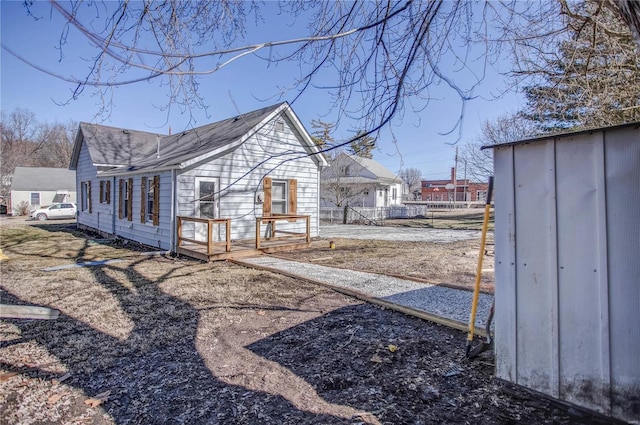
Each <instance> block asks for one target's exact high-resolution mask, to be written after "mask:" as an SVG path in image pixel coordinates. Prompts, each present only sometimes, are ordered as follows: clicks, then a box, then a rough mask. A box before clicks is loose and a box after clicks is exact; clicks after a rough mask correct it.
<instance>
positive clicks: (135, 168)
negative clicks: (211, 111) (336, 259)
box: [71, 102, 327, 260]
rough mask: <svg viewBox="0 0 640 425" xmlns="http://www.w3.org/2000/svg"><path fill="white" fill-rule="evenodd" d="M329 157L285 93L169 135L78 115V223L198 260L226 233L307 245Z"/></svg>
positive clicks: (225, 246) (226, 239)
mask: <svg viewBox="0 0 640 425" xmlns="http://www.w3.org/2000/svg"><path fill="white" fill-rule="evenodd" d="M326 165H327V163H326V161H325V159H324V157H323V155H322V154H320V153H319V150H318V147H317V146H316V144H315V143H314V142H313V141H312V140H311V137H310V136H309V134H308V133H307V131H306V130H305V128H304V127H303V126H302V124H301V123H300V120H299V119H298V117H297V116H296V114H295V113H294V112H293V110H292V109H291V107H290V106H289V104H288V103H286V102H285V103H281V104H277V105H273V106H269V107H266V108H263V109H259V110H256V111H253V112H249V113H246V114H242V115H239V116H235V117H231V118H229V119H226V120H222V121H219V122H215V123H212V124H208V125H205V126H202V127H198V128H194V129H191V130H187V131H183V132H180V133H176V134H173V135H160V134H155V133H148V132H142V131H135V130H128V129H122V128H114V127H106V126H102V125H95V124H88V123H81V124H80V127H79V130H78V133H77V136H76V140H75V146H74V151H73V156H72V160H71V168H72V169H74V170H76V175H77V187H78V191H79V192H78V193H79V208H78V211H79V213H78V225H79V227H81V228H85V229H90V230H94V231H97V232H100V233H102V234H105V235H108V236H112V237H113V236H115V237H119V238H124V239H130V240H134V241H136V242H139V243H142V244H145V245H149V246H153V247H157V248H159V249H162V250H168V251H172V252H181V251H182V250H186V251H184V252H183V253H186V254H187V255H189V254H190V253H191V254H192V256H195V257H197V258H202V259H205V260H211V259H212V257H213V256H214V254H215V253H214V248H213V247H214V245H215V246H220V247H221V251H222V252H221V253H219V254H220V255H219V256H218V258H225V256H230V252H231V251H232V249H231V246H230V244H231V242H232V241H248V240H251V241H252V243H255V245H254V247H255V248H256V249H258V248H260V243H261V242H264V241H263V240H262V239H263V238H266V239H269V241H270V242H273V241H274V240H275V239H277V238H278V237H281V238H282V239H285V238H290V239H293V238H295V237H296V236H300V235H302V236H304V238H303V239H304V242H305V243H306V244H308V243H309V238H310V237H313V236H317V235H318V226H319V222H318V210H319V187H320V186H319V185H320V178H319V177H320V171H321V169H322V167H323V166H326ZM276 224H277V226H276ZM265 246H266V244H263V245H262V247H263V248H264V247H265Z"/></svg>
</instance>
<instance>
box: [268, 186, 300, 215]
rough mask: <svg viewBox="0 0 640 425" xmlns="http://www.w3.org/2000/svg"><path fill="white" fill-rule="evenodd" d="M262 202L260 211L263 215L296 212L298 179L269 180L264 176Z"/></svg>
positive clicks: (293, 213)
mask: <svg viewBox="0 0 640 425" xmlns="http://www.w3.org/2000/svg"><path fill="white" fill-rule="evenodd" d="M263 189H264V204H263V205H262V213H263V214H264V215H265V216H269V215H271V214H291V215H295V214H297V204H298V195H297V193H298V181H297V180H296V179H289V180H271V178H270V177H265V178H264V181H263Z"/></svg>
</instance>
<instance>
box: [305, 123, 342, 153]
mask: <svg viewBox="0 0 640 425" xmlns="http://www.w3.org/2000/svg"><path fill="white" fill-rule="evenodd" d="M335 127H336V125H335V123H331V122H324V121H322V120H321V119H317V120H311V128H312V129H313V132H312V134H311V139H312V140H313V142H314V143H315V144H316V145H318V146H319V147H320V149H323V150H326V149H328V148H331V147H332V146H333V145H335V143H336V139H334V138H333V134H332V133H333V131H334V130H335Z"/></svg>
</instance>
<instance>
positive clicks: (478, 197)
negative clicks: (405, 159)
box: [421, 168, 488, 202]
mask: <svg viewBox="0 0 640 425" xmlns="http://www.w3.org/2000/svg"><path fill="white" fill-rule="evenodd" d="M487 189H488V184H487V183H474V182H472V181H470V180H469V179H462V180H457V179H456V169H455V168H451V177H450V178H449V179H446V180H422V188H421V194H422V200H423V201H436V202H438V201H440V202H447V201H453V199H454V198H453V196H454V193H455V200H456V202H458V201H460V202H483V201H484V200H485V199H486V196H487Z"/></svg>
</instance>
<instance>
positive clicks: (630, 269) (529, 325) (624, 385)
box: [488, 123, 640, 424]
mask: <svg viewBox="0 0 640 425" xmlns="http://www.w3.org/2000/svg"><path fill="white" fill-rule="evenodd" d="M488 148H491V149H492V150H493V152H494V158H495V182H496V185H495V188H496V200H495V248H496V250H495V252H496V255H495V282H496V289H495V303H496V309H495V310H496V323H495V329H496V331H495V342H496V346H495V349H496V372H497V376H498V377H499V378H501V379H504V380H506V381H509V382H513V383H515V384H519V385H523V386H525V387H528V388H531V389H533V390H535V391H537V392H540V393H543V394H546V395H548V396H551V397H554V398H558V399H560V400H563V401H565V402H570V403H574V404H577V405H579V406H582V407H586V408H589V409H592V410H595V411H598V412H600V413H602V414H604V415H607V416H611V417H614V418H617V419H620V420H623V421H628V422H629V423H634V424H637V423H640V360H639V359H640V354H639V353H640V316H639V315H638V308H639V307H640V261H639V259H640V220H638V218H639V217H640V213H639V211H640V195H639V194H638V190H637V187H636V185H637V183H638V182H640V123H634V124H627V125H621V126H616V127H608V128H602V129H593V130H587V131H581V132H577V133H569V134H560V135H552V136H546V137H540V138H538V139H531V140H524V141H520V142H515V143H506V144H500V145H493V146H490V147H488Z"/></svg>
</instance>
